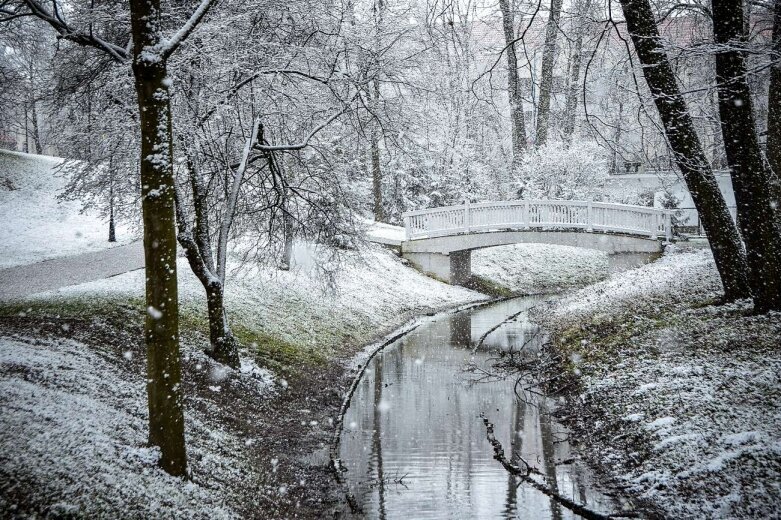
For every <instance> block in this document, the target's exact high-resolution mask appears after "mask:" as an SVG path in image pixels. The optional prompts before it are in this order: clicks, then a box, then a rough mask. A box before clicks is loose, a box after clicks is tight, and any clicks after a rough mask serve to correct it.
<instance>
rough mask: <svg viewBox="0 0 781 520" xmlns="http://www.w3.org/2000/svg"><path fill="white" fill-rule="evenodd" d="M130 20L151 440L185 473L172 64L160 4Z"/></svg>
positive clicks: (176, 471) (168, 464) (167, 465)
mask: <svg viewBox="0 0 781 520" xmlns="http://www.w3.org/2000/svg"><path fill="white" fill-rule="evenodd" d="M130 19H131V24H132V35H133V75H134V77H135V88H136V96H137V98H138V113H139V116H140V122H141V187H142V188H141V197H142V199H141V201H142V202H141V209H142V213H143V222H144V259H145V262H146V306H147V313H146V321H145V323H144V336H145V340H146V351H147V392H148V398H149V443H150V444H152V445H154V446H159V447H160V452H161V459H160V464H161V466H162V467H163V469H164V470H165V471H167V472H168V473H170V474H172V475H177V476H185V475H186V472H187V453H186V450H185V440H184V412H183V403H182V390H181V388H182V385H181V366H180V363H181V361H180V356H179V297H178V292H177V285H176V229H175V225H176V223H175V217H174V212H175V208H174V190H175V186H174V172H173V150H172V143H171V134H172V130H171V110H170V98H169V92H168V87H167V84H168V81H167V78H166V76H167V67H166V60H165V59H164V58H162V57H160V59H153V57H154V54H153V53H154V50H153V49H154V48H155V45H157V44H158V43H159V40H160V37H161V36H160V32H159V31H160V28H161V23H160V0H130Z"/></svg>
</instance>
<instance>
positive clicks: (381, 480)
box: [371, 355, 386, 519]
mask: <svg viewBox="0 0 781 520" xmlns="http://www.w3.org/2000/svg"><path fill="white" fill-rule="evenodd" d="M382 361H383V359H382V355H379V356H377V358H376V359H375V361H374V413H373V415H372V426H373V427H374V432H373V433H372V457H371V458H372V460H373V461H374V462H375V466H376V469H377V477H376V478H377V493H378V495H377V499H378V501H379V513H380V518H381V519H385V517H386V513H385V475H384V473H383V471H382V430H381V428H382V411H381V410H380V402H381V401H382Z"/></svg>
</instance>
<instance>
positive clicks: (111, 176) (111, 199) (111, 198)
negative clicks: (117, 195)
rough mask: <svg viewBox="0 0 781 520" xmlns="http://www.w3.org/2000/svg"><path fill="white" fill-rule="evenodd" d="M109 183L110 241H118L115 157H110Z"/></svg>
mask: <svg viewBox="0 0 781 520" xmlns="http://www.w3.org/2000/svg"><path fill="white" fill-rule="evenodd" d="M108 170H109V185H108V212H109V213H108V241H109V242H116V241H117V230H116V228H115V226H114V158H113V157H109V160H108Z"/></svg>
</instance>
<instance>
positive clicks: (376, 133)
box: [371, 79, 385, 222]
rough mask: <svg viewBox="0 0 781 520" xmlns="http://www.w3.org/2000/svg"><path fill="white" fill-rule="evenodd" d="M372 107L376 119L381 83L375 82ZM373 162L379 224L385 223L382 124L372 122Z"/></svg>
mask: <svg viewBox="0 0 781 520" xmlns="http://www.w3.org/2000/svg"><path fill="white" fill-rule="evenodd" d="M372 84H373V91H374V92H373V94H372V98H371V99H372V106H373V107H374V108H373V109H374V110H375V114H374V116H375V119H376V117H377V114H376V108H377V107H379V97H380V82H379V81H378V80H376V79H375V80H374V81H373V82H372ZM371 161H372V195H373V196H374V220H376V221H377V222H384V221H385V209H384V206H383V203H382V202H383V201H382V164H381V163H380V123H379V121H376V120H375V121H372V131H371Z"/></svg>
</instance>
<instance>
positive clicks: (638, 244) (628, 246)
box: [401, 231, 662, 284]
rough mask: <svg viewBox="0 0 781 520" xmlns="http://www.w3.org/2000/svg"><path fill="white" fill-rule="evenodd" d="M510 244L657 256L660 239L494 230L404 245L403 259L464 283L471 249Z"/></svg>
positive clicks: (468, 273) (450, 280) (432, 273)
mask: <svg viewBox="0 0 781 520" xmlns="http://www.w3.org/2000/svg"><path fill="white" fill-rule="evenodd" d="M510 244H553V245H562V246H573V247H582V248H585V249H596V250H599V251H605V252H606V253H608V254H618V253H657V252H659V251H661V249H662V244H661V242H660V241H659V240H656V239H651V238H642V237H637V236H629V235H621V234H613V233H586V232H582V231H580V232H578V231H494V232H489V233H469V234H460V235H451V236H442V237H432V238H422V239H416V240H408V241H406V242H402V244H401V251H402V255H403V256H404V258H406V259H407V260H409V261H410V263H412V264H413V265H414V266H415V267H416V268H417V269H419V270H420V271H422V272H424V273H426V274H428V275H429V276H433V277H435V278H437V279H439V280H442V281H444V282H447V283H451V284H463V283H465V282H466V281H467V280H469V277H470V276H471V275H472V254H471V252H472V250H474V249H482V248H486V247H495V246H504V245H510Z"/></svg>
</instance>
